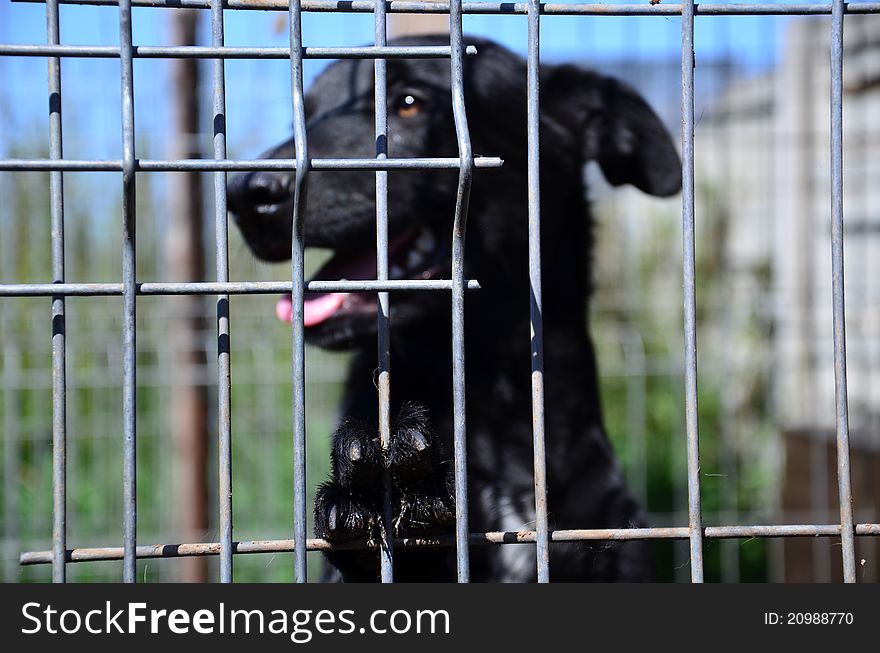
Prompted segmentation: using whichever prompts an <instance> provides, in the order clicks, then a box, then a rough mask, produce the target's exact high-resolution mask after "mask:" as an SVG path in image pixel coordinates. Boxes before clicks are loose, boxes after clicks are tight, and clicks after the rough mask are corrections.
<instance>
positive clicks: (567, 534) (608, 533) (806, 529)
mask: <svg viewBox="0 0 880 653" xmlns="http://www.w3.org/2000/svg"><path fill="white" fill-rule="evenodd" d="M855 534H856V535H862V536H866V535H867V536H880V524H857V525H856V526H855ZM839 535H840V524H823V525H812V524H800V525H798V524H794V525H778V524H777V525H764V526H707V527H705V528H704V529H703V536H704V537H706V538H709V539H736V538H740V539H742V538H754V537H835V536H839ZM689 536H690V529H689V528H688V527H687V526H679V527H670V528H616V529H572V530H558V531H551V533H550V540H551V541H553V542H583V541H598V540H686V539H688V537H689ZM536 539H537V535H536V533H535V531H495V532H489V533H471V534H470V535H469V536H468V543H469V544H470V545H472V546H479V545H499V544H534V543H535V541H536ZM454 545H455V538H454V537H453V536H452V535H448V536H440V537H436V538H396V539H395V540H394V546H400V547H451V546H454ZM232 546H233V553H235V554H248V553H289V552H291V551H293V550H294V545H293V540H253V541H248V542H233V543H232ZM375 546H376V545H375V543H374V544H370V543H368V542H367V541H366V540H355V541H350V542H345V543H344V544H331V543H330V542H328V541H327V540H323V539H318V538H311V539H308V540H306V548H307V549H308V550H309V551H330V550H336V551H340V550H351V549H362V548H370V547H375ZM219 553H220V543H219V542H198V543H191V544H151V545H148V546H139V547H138V548H137V557H138V558H181V557H188V556H207V555H219ZM121 558H122V547H106V548H82V549H68V550H67V562H97V561H100V560H119V559H121ZM51 562H52V552H51V551H28V552H25V553H22V554H21V556H20V557H19V563H20V564H22V565H40V564H49V563H51Z"/></svg>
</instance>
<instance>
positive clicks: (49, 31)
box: [46, 0, 67, 583]
mask: <svg viewBox="0 0 880 653" xmlns="http://www.w3.org/2000/svg"><path fill="white" fill-rule="evenodd" d="M46 36H47V38H46V40H47V41H48V42H49V43H50V44H57V43H60V40H61V31H60V24H59V18H58V0H47V1H46ZM61 115H62V114H61V60H60V59H58V58H57V57H52V58H50V59H49V157H50V158H51V159H53V160H58V159H62V158H64V148H63V138H62V120H61ZM49 197H50V201H51V215H52V217H51V220H52V282H53V284H61V283H64V176H63V173H62V172H59V171H53V172H51V173H49ZM64 309H65V306H64V295H53V296H52V546H53V559H52V581H53V582H56V583H63V582H65V581H66V580H67V570H66V567H65V564H66V562H65V553H64V552H65V550H66V549H67V353H66V337H67V329H66V323H65V310H64Z"/></svg>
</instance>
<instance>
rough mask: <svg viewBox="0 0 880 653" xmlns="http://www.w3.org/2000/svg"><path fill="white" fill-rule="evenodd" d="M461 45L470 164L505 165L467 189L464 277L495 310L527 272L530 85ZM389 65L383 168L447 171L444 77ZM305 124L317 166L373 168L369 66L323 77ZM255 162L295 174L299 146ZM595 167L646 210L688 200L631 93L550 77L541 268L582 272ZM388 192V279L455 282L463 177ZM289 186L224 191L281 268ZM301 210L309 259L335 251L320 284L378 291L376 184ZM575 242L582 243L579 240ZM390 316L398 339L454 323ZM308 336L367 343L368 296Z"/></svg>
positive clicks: (436, 299)
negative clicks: (410, 165) (337, 161)
mask: <svg viewBox="0 0 880 653" xmlns="http://www.w3.org/2000/svg"><path fill="white" fill-rule="evenodd" d="M466 40H467V42H468V43H469V44H474V45H476V47H477V50H478V53H479V54H478V55H477V56H475V57H469V58H468V59H467V61H466V62H465V98H466V105H467V115H468V123H469V127H470V134H471V139H472V142H473V149H474V152H475V153H476V154H479V155H487V156H499V157H501V158H503V159H504V165H503V167H502V168H501V169H499V170H487V171H478V172H477V175H476V178H475V180H474V184H473V189H472V195H471V204H470V212H469V216H470V217H469V226H468V236H467V256H466V266H465V274H466V275H467V276H468V277H471V278H478V279H480V281H481V283H482V284H483V287H484V289H486V291H490V290H491V288H492V287H494V288H496V289H499V290H500V291H501V292H500V293H496V294H495V295H494V297H495V301H496V302H503V296H504V295H505V291H506V290H507V289H509V288H510V287H511V284H513V283H518V282H519V280H520V278H521V276H522V275H523V274H524V273H525V272H526V271H527V267H525V266H526V265H527V263H526V261H527V258H526V255H525V252H526V248H527V233H528V232H527V218H526V215H527V213H526V210H527V196H526V163H527V156H526V97H525V91H526V83H525V82H526V69H525V63H524V61H523V60H522V59H521V58H519V57H517V56H516V55H514V54H513V53H511V52H509V51H508V50H506V49H504V48H503V47H501V46H499V45H497V44H495V43H492V42H491V41H486V40H482V39H474V38H468V39H466ZM392 43H393V44H396V45H412V44H422V45H425V44H429V45H442V44H445V43H448V36H436V37H416V38H405V39H398V40H396V41H393V42H392ZM387 65H388V143H387V147H388V156H389V157H391V158H409V157H456V156H457V155H458V151H457V139H456V133H455V126H454V121H453V114H452V100H451V92H450V67H449V62H448V61H446V60H389V61H388V64H387ZM306 119H307V130H308V141H309V142H308V145H309V156H310V157H311V158H372V157H374V156H375V152H376V146H375V122H374V121H375V117H374V100H373V64H372V62H371V61H362V60H346V61H340V62H337V63H334V64H333V65H331V66H329V67H328V68H327V69H326V70H325V71H324V72H323V73H322V74H321V75H320V76H319V77H318V78H317V79H316V80H315V82H314V84H313V85H312V87H311V89H310V90H309V92H308V93H307V95H306ZM263 156H264V157H265V158H290V159H292V158H294V143H293V141H292V140H290V141H287V142H286V143H283V144H281V145H279V146H278V147H276V148H273V149H272V150H270V151H268V152H267V153H265V154H264V155H263ZM588 161H596V162H597V163H598V164H599V166H600V167H601V169H602V171H603V173H604V175H605V177H606V178H607V179H608V181H610V182H611V183H612V184H615V185H618V184H625V183H629V184H633V185H635V186H637V187H638V188H640V189H641V190H643V191H645V192H647V193H650V194H652V195H658V196H666V195H671V194H674V193H676V192H677V191H678V190H679V188H680V185H681V173H680V163H679V158H678V155H677V153H676V150H675V147H674V146H673V144H672V141H671V139H670V137H669V134H668V133H667V131H666V129H665V128H664V127H663V125H662V124H661V123H660V121H659V119H658V118H657V116H656V115H655V114H654V112H653V111H652V110H651V109H650V108H649V107H648V105H647V104H646V103H645V102H644V100H643V99H642V98H641V97H639V96H638V95H637V94H636V93H635V92H634V91H633V90H631V89H630V88H628V87H627V86H625V85H623V84H621V83H620V82H618V81H616V80H614V79H611V78H607V77H603V76H600V75H598V74H596V73H593V72H590V71H586V70H583V69H581V68H577V67H574V66H544V67H543V68H542V73H541V174H542V204H543V207H544V208H543V211H542V214H543V216H544V236H543V238H544V242H543V247H544V252H545V257H546V256H547V252H554V251H556V252H558V253H559V254H560V256H561V257H565V256H567V255H568V254H567V253H568V252H569V249H568V248H569V247H571V245H572V243H573V242H574V241H578V240H579V241H580V242H575V243H574V249H573V250H571V252H572V256H574V257H575V260H576V261H580V260H583V258H582V257H583V250H584V249H585V248H586V245H587V243H586V242H584V239H583V238H581V239H578V238H572V236H571V231H570V230H568V229H566V228H565V224H564V223H565V221H575V222H576V221H579V220H580V221H583V219H584V217H585V216H584V215H583V214H584V213H585V212H586V206H585V202H586V189H585V188H584V185H583V167H584V164H585V163H586V162H588ZM388 176H389V251H388V257H389V274H390V277H391V278H392V279H400V278H405V279H433V278H448V277H449V274H450V268H451V265H450V242H451V233H452V229H451V228H452V219H453V215H454V207H455V197H456V189H457V184H458V173H457V171H456V170H432V171H394V172H390V173H389V175H388ZM293 184H294V174H293V173H292V172H275V171H273V172H253V173H249V174H241V175H238V176H237V177H235V178H234V179H233V180H232V182H231V183H230V186H229V206H230V209H231V211H232V212H233V214H234V217H235V221H236V223H237V225H238V227H239V229H240V230H241V233H242V234H243V236H244V238H245V240H246V241H247V243H248V245H249V246H250V248H251V249H252V250H253V252H254V254H255V255H256V256H258V257H259V258H262V259H265V260H268V261H281V260H285V259H287V258H289V257H290V250H291V228H292V225H291V220H292V217H291V204H292V196H293ZM307 197H308V201H307V210H306V215H305V219H304V223H303V228H304V233H305V243H306V246H307V247H319V248H327V249H330V250H333V256H332V258H331V259H330V260H329V262H328V263H327V264H326V265H325V266H324V267H323V268H322V269H321V270H319V271H318V272H317V273H316V275H315V277H314V278H315V279H328V280H331V279H372V278H375V277H376V249H375V224H376V223H375V220H376V208H375V175H374V173H372V172H356V171H344V172H342V171H311V172H310V173H309V177H308V192H307ZM578 214H581V215H578ZM574 233H585V231H584V228H583V227H581V228H579V229H575V230H574ZM560 248H561V249H560ZM576 250H577V251H579V253H574V252H575V251H576ZM574 274H577V273H574ZM481 295H483V293H481ZM481 299H482V297H481ZM517 299H519V298H518V297H517ZM519 304H520V302H518V304H517V305H518V306H519ZM520 308H521V306H520ZM391 312H392V313H391V316H392V320H393V322H394V329H395V332H397V331H400V330H406V329H407V328H408V327H410V326H413V325H418V324H423V323H425V321H426V320H432V319H441V315H448V297H444V296H443V293H409V294H402V293H401V294H395V296H394V297H393V298H392V302H391ZM278 314H279V317H281V318H282V319H289V318H290V301H289V298H288V299H282V301H281V302H279V304H278ZM305 323H306V327H307V328H306V335H307V338H308V339H309V341H310V342H313V343H315V344H318V345H321V346H325V347H331V348H345V347H351V346H356V345H359V344H362V343H365V342H372V341H373V339H374V337H375V332H376V300H375V295H373V294H370V293H362V294H355V293H352V294H345V293H339V294H325V295H307V296H306V306H305Z"/></svg>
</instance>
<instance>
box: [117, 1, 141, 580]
mask: <svg viewBox="0 0 880 653" xmlns="http://www.w3.org/2000/svg"><path fill="white" fill-rule="evenodd" d="M119 55H120V56H119V67H120V72H121V80H122V219H123V227H122V311H123V323H122V347H123V358H122V376H123V379H122V402H123V408H122V419H123V473H122V485H123V506H124V525H123V540H124V541H123V550H124V557H123V563H122V569H123V580H124V581H125V582H126V583H134V582H136V575H137V558H136V557H135V547H136V546H137V446H136V443H137V411H136V401H137V396H136V391H137V369H136V346H137V342H136V322H135V318H136V313H135V307H136V303H135V300H136V286H135V283H136V281H135V280H136V256H135V253H136V248H135V223H136V221H135V196H136V193H135V158H134V72H133V66H132V60H133V57H132V39H131V0H119Z"/></svg>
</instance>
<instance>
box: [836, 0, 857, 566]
mask: <svg viewBox="0 0 880 653" xmlns="http://www.w3.org/2000/svg"><path fill="white" fill-rule="evenodd" d="M844 7H845V3H844V0H834V3H833V4H832V6H831V275H832V280H831V284H832V285H831V291H832V294H833V302H834V307H833V308H834V390H835V393H834V395H835V402H836V407H837V490H838V493H839V496H840V540H841V544H842V556H843V580H844V582H846V583H855V582H856V560H855V538H854V533H853V508H852V484H851V482H850V460H849V409H848V406H847V387H846V308H845V302H844V280H843V12H844Z"/></svg>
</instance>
